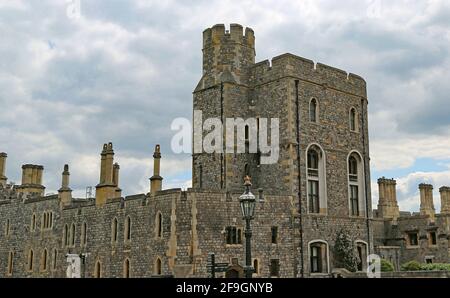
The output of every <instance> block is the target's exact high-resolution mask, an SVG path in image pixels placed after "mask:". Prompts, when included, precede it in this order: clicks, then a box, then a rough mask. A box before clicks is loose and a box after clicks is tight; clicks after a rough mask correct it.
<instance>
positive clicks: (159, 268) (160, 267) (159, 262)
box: [155, 258, 162, 275]
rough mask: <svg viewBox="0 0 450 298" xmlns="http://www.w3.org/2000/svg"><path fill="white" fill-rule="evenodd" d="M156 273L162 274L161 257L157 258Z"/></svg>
mask: <svg viewBox="0 0 450 298" xmlns="http://www.w3.org/2000/svg"><path fill="white" fill-rule="evenodd" d="M155 274H156V275H161V274H162V262H161V259H160V258H156V261H155Z"/></svg>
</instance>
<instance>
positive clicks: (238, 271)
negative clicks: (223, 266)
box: [225, 265, 244, 278]
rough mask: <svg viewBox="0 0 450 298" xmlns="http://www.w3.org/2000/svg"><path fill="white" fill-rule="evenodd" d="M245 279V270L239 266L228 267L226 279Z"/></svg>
mask: <svg viewBox="0 0 450 298" xmlns="http://www.w3.org/2000/svg"><path fill="white" fill-rule="evenodd" d="M242 277H244V268H242V266H239V265H232V266H230V267H228V270H227V271H226V272H225V278H242Z"/></svg>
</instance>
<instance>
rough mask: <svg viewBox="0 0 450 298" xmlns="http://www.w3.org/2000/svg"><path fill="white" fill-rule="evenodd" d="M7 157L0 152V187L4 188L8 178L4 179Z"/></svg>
mask: <svg viewBox="0 0 450 298" xmlns="http://www.w3.org/2000/svg"><path fill="white" fill-rule="evenodd" d="M7 157H8V155H7V154H6V153H4V152H0V185H3V186H5V185H6V182H8V178H6V176H5V175H6V158H7Z"/></svg>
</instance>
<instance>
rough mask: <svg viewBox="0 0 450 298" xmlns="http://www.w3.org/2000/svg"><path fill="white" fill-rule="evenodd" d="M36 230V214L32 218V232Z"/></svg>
mask: <svg viewBox="0 0 450 298" xmlns="http://www.w3.org/2000/svg"><path fill="white" fill-rule="evenodd" d="M35 230H36V214H34V213H33V215H32V216H31V231H32V232H34V231H35Z"/></svg>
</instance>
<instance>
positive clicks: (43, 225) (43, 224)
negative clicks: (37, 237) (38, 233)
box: [41, 212, 47, 230]
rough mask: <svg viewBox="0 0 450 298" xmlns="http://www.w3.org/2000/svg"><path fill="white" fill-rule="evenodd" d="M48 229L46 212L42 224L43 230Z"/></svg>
mask: <svg viewBox="0 0 450 298" xmlns="http://www.w3.org/2000/svg"><path fill="white" fill-rule="evenodd" d="M46 228H47V213H46V212H44V214H42V222H41V229H43V230H44V229H46Z"/></svg>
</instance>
